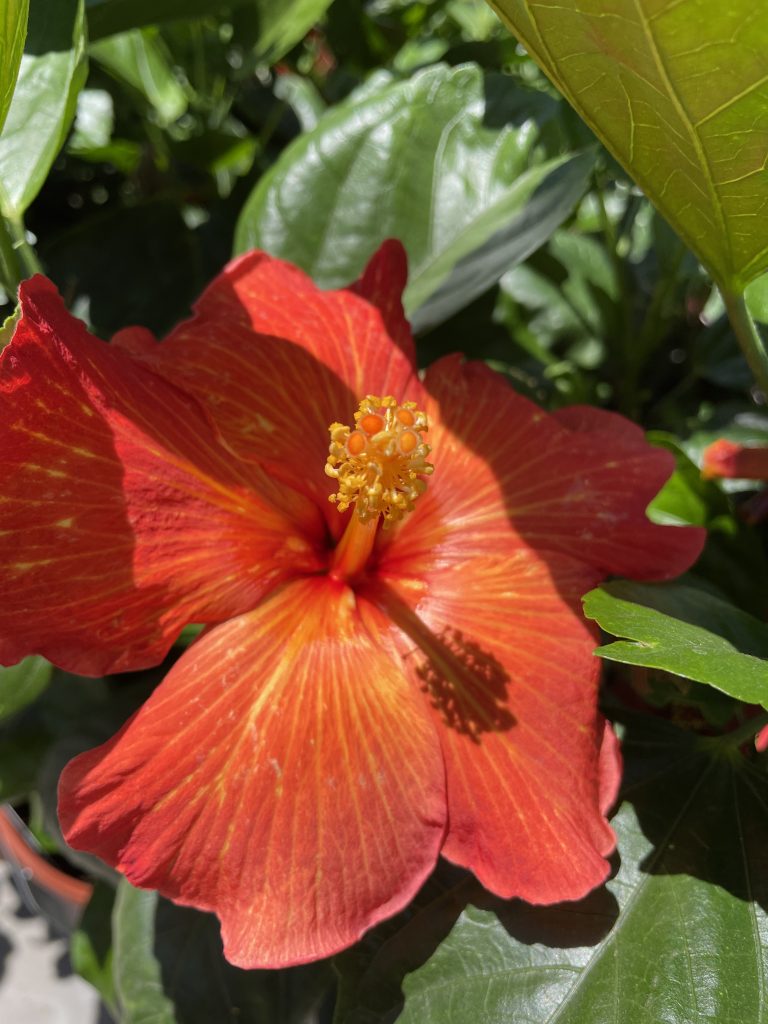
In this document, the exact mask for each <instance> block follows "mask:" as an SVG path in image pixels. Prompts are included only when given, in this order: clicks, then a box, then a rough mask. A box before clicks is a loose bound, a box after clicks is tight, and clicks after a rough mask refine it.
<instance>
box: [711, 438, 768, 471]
mask: <svg viewBox="0 0 768 1024" xmlns="http://www.w3.org/2000/svg"><path fill="white" fill-rule="evenodd" d="M701 475H702V476H703V477H704V479H705V480H711V479H712V478H713V477H732V478H737V479H738V478H742V479H744V480H768V447H766V446H765V445H743V444H736V443H735V442H734V441H727V440H725V438H720V439H719V440H718V441H714V442H713V443H712V444H711V445H709V446H708V447H707V448H705V449H704V454H703V456H702V463H701Z"/></svg>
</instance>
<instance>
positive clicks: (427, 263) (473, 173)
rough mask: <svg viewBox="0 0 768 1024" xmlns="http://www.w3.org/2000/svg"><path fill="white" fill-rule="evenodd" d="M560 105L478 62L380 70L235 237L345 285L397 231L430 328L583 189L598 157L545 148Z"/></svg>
mask: <svg viewBox="0 0 768 1024" xmlns="http://www.w3.org/2000/svg"><path fill="white" fill-rule="evenodd" d="M557 112H558V106H557V104H556V103H554V102H553V101H552V100H550V99H549V98H548V97H545V96H543V95H542V94H540V93H535V92H528V91H527V90H524V89H521V88H519V87H517V86H515V85H514V84H513V83H512V82H511V81H510V80H509V79H502V78H500V77H499V76H490V77H487V78H484V77H483V74H482V72H481V71H480V69H479V68H478V67H476V66H473V65H463V66H460V67H457V68H449V67H444V66H436V67H432V68H429V69H427V70H425V71H422V72H420V73H418V74H416V75H414V76H413V78H411V79H409V80H407V81H402V82H391V81H389V80H388V79H386V78H385V79H384V80H383V81H382V79H381V78H377V79H375V80H374V81H373V82H371V83H368V84H367V85H366V86H365V87H364V88H363V91H362V92H360V93H358V94H357V95H356V96H354V97H353V98H351V99H350V101H348V102H347V103H345V104H342V105H340V106H338V107H337V108H335V109H334V110H332V111H331V112H329V113H328V114H327V115H325V116H324V117H323V118H321V120H320V122H319V123H318V125H317V127H316V128H315V129H314V130H313V131H311V132H307V133H305V134H304V135H302V136H300V137H299V138H298V139H296V140H295V141H294V142H293V144H292V145H290V146H289V147H288V148H287V149H286V150H285V151H284V153H283V154H282V155H281V157H280V159H278V160H277V162H276V163H275V164H274V165H273V167H272V168H271V169H270V171H269V173H268V174H266V175H265V176H264V177H263V178H262V180H261V181H260V182H259V184H258V185H257V186H256V189H255V190H254V192H253V193H252V194H251V196H250V198H249V200H248V202H247V203H246V205H245V208H244V209H243V212H242V214H241V217H240V221H239V223H238V229H237V233H236V248H237V250H238V251H244V250H245V249H249V248H251V247H253V246H259V247H261V248H264V249H267V250H268V251H269V252H271V253H273V254H274V255H277V256H281V257H284V258H286V259H289V260H291V261H292V262H294V263H297V264H298V265H299V266H301V267H303V268H304V269H305V270H307V271H308V272H309V273H311V274H312V276H313V277H314V278H315V280H317V281H318V282H319V283H320V284H322V285H324V286H326V287H334V286H338V285H341V284H344V283H347V282H349V281H351V280H353V279H354V278H355V276H356V275H357V274H358V273H359V272H360V270H361V269H362V267H363V265H364V263H365V261H366V260H367V258H368V257H369V256H370V255H371V252H372V251H373V249H375V248H376V246H377V245H378V244H379V243H380V242H381V241H383V239H385V238H387V237H395V238H399V239H401V240H402V242H403V243H404V244H405V247H406V249H407V250H408V256H409V260H410V277H409V283H408V288H407V290H406V293H405V305H406V310H407V312H408V314H409V315H410V316H411V317H413V318H414V319H415V322H416V324H417V326H418V327H419V328H425V327H427V326H431V325H433V324H435V323H437V322H439V321H440V320H442V319H445V318H446V317H447V316H448V315H450V313H452V312H454V311H456V310H457V309H460V308H462V306H464V305H466V304H467V303H468V302H469V301H470V300H471V299H473V298H474V297H475V296H477V295H479V294H481V293H482V292H483V291H485V290H486V289H487V288H489V287H490V286H491V285H492V284H493V283H494V282H495V281H497V280H498V278H499V277H500V276H501V274H502V273H503V272H504V271H505V270H507V269H508V268H509V267H510V266H512V265H513V264H514V263H515V262H517V261H519V260H521V259H524V258H525V256H527V255H528V254H530V253H531V252H532V251H533V250H534V249H536V248H537V247H538V246H540V245H541V244H542V243H543V242H544V241H546V239H547V238H548V237H549V235H550V234H551V233H552V232H553V231H554V230H555V228H556V227H557V226H558V225H559V224H560V223H561V222H562V220H564V219H565V217H566V216H568V214H569V213H570V211H571V210H572V209H573V206H574V205H575V203H576V202H577V201H578V199H579V197H580V195H581V193H582V192H583V190H584V187H585V184H586V180H587V176H588V173H589V170H590V167H591V159H592V157H591V155H589V154H586V155H585V154H582V155H580V156H578V157H568V156H563V155H558V153H557V150H556V148H555V149H554V150H553V149H552V148H548V147H545V145H544V142H543V137H542V136H543V133H544V132H547V138H548V139H549V136H551V135H554V134H555V128H554V124H555V119H556V115H557Z"/></svg>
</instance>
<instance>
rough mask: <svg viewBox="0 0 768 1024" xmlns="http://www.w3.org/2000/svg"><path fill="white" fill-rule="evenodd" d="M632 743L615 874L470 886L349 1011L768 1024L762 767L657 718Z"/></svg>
mask: <svg viewBox="0 0 768 1024" xmlns="http://www.w3.org/2000/svg"><path fill="white" fill-rule="evenodd" d="M623 749H624V756H625V759H626V763H627V779H626V785H625V797H624V802H623V804H622V805H621V807H620V810H619V812H618V813H617V815H616V816H615V817H614V819H613V822H612V824H613V827H614V829H615V831H616V834H617V838H618V847H619V854H620V857H621V864H620V867H619V869H618V873H617V874H616V875H615V877H614V878H612V879H611V881H609V882H608V885H607V887H606V888H604V889H601V890H598V891H596V892H594V893H592V894H591V895H590V896H589V897H588V898H587V899H585V900H582V901H581V902H579V903H564V904H561V905H559V906H556V907H532V906H528V905H526V904H524V903H521V902H520V901H512V902H508V903H505V902H503V901H501V900H497V899H494V898H492V897H489V896H483V895H481V894H479V893H475V894H474V895H473V894H471V893H469V894H468V892H467V887H466V885H463V886H459V887H458V888H457V889H456V890H455V894H454V899H453V901H451V898H450V894H446V895H444V896H442V897H441V898H440V899H439V900H438V901H437V902H436V903H435V905H434V906H433V907H432V908H425V909H422V910H421V912H420V913H418V914H415V915H412V916H411V917H410V918H406V919H403V920H402V921H401V927H400V931H399V933H398V934H397V935H394V936H391V937H390V938H389V940H388V941H387V942H386V943H385V944H384V945H382V946H381V948H380V950H379V951H378V953H377V954H376V955H374V957H373V958H372V959H371V961H370V963H369V965H368V968H367V971H366V973H365V976H364V977H363V978H362V979H360V982H359V984H358V986H357V992H358V999H357V1001H356V1003H354V1004H351V1003H348V1004H347V1006H346V1008H345V1009H344V1012H343V1015H341V1016H340V1017H339V1018H338V1020H337V1024H385V1022H391V1021H393V1020H395V1019H397V1021H398V1024H466V1022H467V1021H472V1022H473V1024H657V1022H662V1021H663V1022H664V1024H712V1022H714V1021H717V1024H744V1022H745V1021H749V1022H750V1024H766V1021H768V1003H767V1002H766V999H765V992H766V989H767V986H768V914H766V910H765V908H766V904H767V901H768V815H766V802H767V801H768V782H766V778H765V773H764V771H763V770H757V769H756V768H755V767H754V766H753V765H751V764H749V763H746V762H744V761H742V760H741V759H740V758H738V757H737V756H735V755H734V754H732V753H731V754H728V755H724V754H722V753H720V752H719V751H718V750H716V749H714V748H706V747H704V746H702V745H700V744H699V742H698V741H697V739H696V738H695V737H694V736H693V735H692V734H685V733H681V732H679V731H678V730H677V729H675V728H674V727H672V726H670V725H668V724H667V723H666V722H663V721H661V720H655V721H653V720H652V721H650V722H648V721H646V722H641V721H639V720H638V721H633V722H630V723H629V725H628V728H627V730H626V733H625V735H624V737H623ZM468 897H469V898H468ZM451 921H455V924H454V925H453V927H451ZM441 930H442V933H443V936H444V940H443V941H442V942H440V943H439V945H438V946H437V949H436V950H435V941H436V938H437V937H438V936H439V933H440V931H441ZM446 931H447V932H448V934H447V937H445V934H446ZM433 950H434V952H433ZM400 985H402V991H403V993H404V996H405V1005H404V1009H403V1011H402V1013H401V1015H400V1016H397V1009H398V1004H399V1003H400V1002H401V1001H402V996H400V995H399V993H398V989H399V987H400Z"/></svg>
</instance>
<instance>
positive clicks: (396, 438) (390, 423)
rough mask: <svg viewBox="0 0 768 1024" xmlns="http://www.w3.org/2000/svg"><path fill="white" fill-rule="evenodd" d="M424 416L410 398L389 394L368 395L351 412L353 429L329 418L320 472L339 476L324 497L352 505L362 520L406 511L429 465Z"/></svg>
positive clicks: (343, 506)
mask: <svg viewBox="0 0 768 1024" xmlns="http://www.w3.org/2000/svg"><path fill="white" fill-rule="evenodd" d="M426 429H427V417H426V416H425V415H424V413H423V412H420V411H419V409H417V408H416V403H415V402H403V403H402V404H400V403H398V402H397V401H396V400H395V399H394V398H393V397H392V396H391V395H387V396H386V397H384V398H379V397H378V396H377V395H367V396H366V397H365V398H364V399H363V401H362V402H361V403H360V408H359V409H358V411H357V412H356V413H355V426H354V428H350V427H345V426H344V424H343V423H332V424H331V425H330V427H329V428H328V430H329V432H330V435H331V445H330V449H329V454H328V461H327V463H326V466H325V472H326V473H327V474H328V476H330V477H333V479H334V480H336V481H338V488H339V489H338V491H337V492H336V493H335V494H332V495H331V496H330V498H329V500H330V501H332V502H334V503H335V504H336V505H337V507H338V509H339V511H340V512H346V511H347V509H348V508H349V507H350V506H351V505H354V506H355V511H356V512H357V515H358V517H359V519H360V520H361V521H362V522H364V523H365V522H368V521H370V520H371V519H375V518H376V517H377V516H379V515H381V516H383V517H384V526H385V527H386V526H389V525H390V524H391V523H394V522H397V521H398V520H399V519H402V517H403V516H404V515H405V514H406V512H411V511H412V510H413V507H414V502H415V501H416V499H417V498H418V497H419V495H421V494H423V493H424V491H425V490H426V489H427V482H426V480H424V479H423V478H424V477H425V476H429V474H430V473H431V472H432V470H433V468H434V467H433V466H432V465H430V463H429V462H427V456H428V455H429V452H430V447H429V445H428V444H426V443H425V442H424V441H423V440H422V437H421V434H422V432H423V431H425V430H426Z"/></svg>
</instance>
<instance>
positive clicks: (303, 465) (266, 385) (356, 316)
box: [147, 243, 421, 526]
mask: <svg viewBox="0 0 768 1024" xmlns="http://www.w3.org/2000/svg"><path fill="white" fill-rule="evenodd" d="M404 270H405V264H404V257H403V253H402V250H401V247H399V245H398V243H385V246H384V248H383V249H382V250H380V251H379V253H377V254H375V255H374V257H373V258H372V260H371V263H370V264H369V266H368V268H367V269H366V271H365V272H364V274H363V276H362V278H361V279H360V281H359V282H358V283H357V284H355V285H353V286H352V287H351V288H350V289H344V290H340V291H327V292H324V291H321V290H320V289H319V288H318V287H317V286H316V285H315V284H314V283H313V281H312V280H311V279H310V278H309V277H307V276H306V275H305V274H304V273H303V272H302V271H300V270H299V269H298V268H296V267H294V266H292V265H291V264H289V263H284V262H282V261H281V260H277V259H273V258H272V257H271V256H268V255H267V254H266V253H264V252H251V253H248V254H247V255H245V256H241V257H240V258H239V259H236V260H234V261H233V262H232V263H230V264H229V265H228V266H227V267H226V268H225V269H224V271H223V272H222V273H221V274H220V275H219V276H218V277H217V278H216V279H215V280H214V281H213V283H212V284H211V285H209V287H208V288H207V289H206V291H205V292H204V293H203V295H202V296H201V298H200V299H199V300H198V302H197V303H196V304H195V307H194V311H195V312H194V316H193V317H192V318H191V319H190V320H187V321H186V322H184V323H182V324H180V325H179V326H178V327H176V328H175V329H174V330H173V331H172V332H171V334H170V335H169V336H168V337H167V338H166V339H165V341H164V342H163V343H162V344H161V345H160V346H158V348H157V350H156V351H155V353H154V354H148V355H147V358H148V359H151V361H152V365H154V366H155V367H156V368H157V369H158V370H159V371H160V372H163V373H167V374H168V375H169V376H170V377H171V378H172V379H173V380H177V381H178V382H179V383H180V384H181V385H182V386H183V387H185V388H186V389H187V390H189V391H190V392H191V393H192V394H193V395H195V396H196V397H198V398H199V399H200V401H201V403H202V404H203V405H204V406H205V408H206V410H207V412H208V414H209V415H210V417H211V419H212V422H213V423H214V424H215V427H216V430H217V431H218V432H219V434H220V436H221V438H222V440H223V442H224V443H225V444H226V445H227V447H228V448H229V449H230V450H231V451H232V452H234V453H235V454H236V455H238V456H240V457H242V458H245V459H256V460H259V461H261V462H262V463H263V464H265V465H267V466H269V468H270V471H271V472H273V473H274V474H276V475H278V476H279V477H280V478H281V479H288V480H290V481H291V482H292V483H293V484H294V485H295V486H299V487H301V488H302V489H304V490H305V491H306V492H307V493H309V494H310V495H312V497H313V498H314V499H315V500H316V501H318V502H319V503H321V505H322V507H323V509H324V510H326V511H327V515H328V518H329V521H330V522H331V523H332V524H333V525H334V526H337V525H338V520H339V517H338V515H335V513H334V512H333V509H331V508H328V507H327V499H328V494H329V487H328V480H327V478H326V477H325V475H324V472H323V467H324V465H325V458H326V455H327V447H328V425H329V424H330V423H332V422H335V421H340V422H347V420H348V419H350V418H351V416H352V414H353V412H354V411H355V409H356V408H357V406H358V403H359V401H360V399H361V398H362V397H363V396H364V395H366V394H382V395H390V394H391V395H394V396H395V397H396V398H398V400H402V399H406V398H408V399H411V400H412V401H416V402H418V401H419V398H420V395H421V385H420V384H419V382H418V379H417V377H416V365H415V359H414V348H413V340H412V338H411V334H410V330H409V328H408V325H407V323H406V321H405V318H404V316H403V313H402V306H401V305H400V297H399V290H400V289H401V287H402V285H403V283H404V279H405V276H404Z"/></svg>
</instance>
